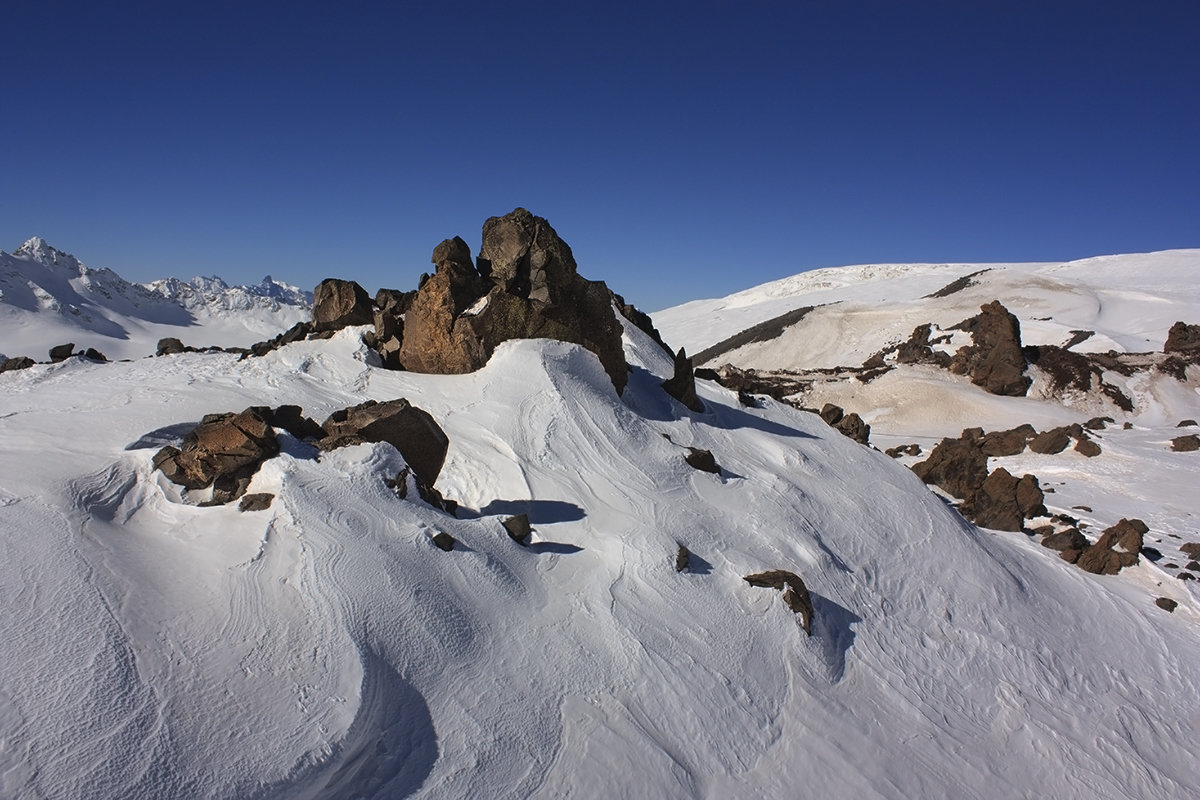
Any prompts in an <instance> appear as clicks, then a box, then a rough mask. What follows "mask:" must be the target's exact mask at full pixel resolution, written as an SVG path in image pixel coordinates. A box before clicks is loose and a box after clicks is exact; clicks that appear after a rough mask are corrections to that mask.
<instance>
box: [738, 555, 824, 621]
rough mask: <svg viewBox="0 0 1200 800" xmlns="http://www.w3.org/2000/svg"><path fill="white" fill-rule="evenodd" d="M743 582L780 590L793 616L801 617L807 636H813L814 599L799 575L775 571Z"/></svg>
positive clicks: (762, 573) (763, 573)
mask: <svg viewBox="0 0 1200 800" xmlns="http://www.w3.org/2000/svg"><path fill="white" fill-rule="evenodd" d="M742 580H744V581H746V583H748V584H750V585H751V586H759V587H763V588H768V589H778V590H779V591H781V592H783V602H784V605H786V606H787V607H788V608H789V609H791V611H792V613H793V614H799V615H800V627H802V628H803V629H804V632H805V633H806V634H808V635H809V636H812V619H813V604H812V597H810V596H809V593H808V587H806V586H805V585H804V581H802V580H801V579H800V576H799V575H797V574H796V573H794V572H788V571H787V570H783V569H773V570H768V571H766V572H756V573H754V574H753V575H747V576H745V577H744V578H743V579H742Z"/></svg>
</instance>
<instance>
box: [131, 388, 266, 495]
mask: <svg viewBox="0 0 1200 800" xmlns="http://www.w3.org/2000/svg"><path fill="white" fill-rule="evenodd" d="M278 453H279V441H278V440H277V439H276V438H275V431H274V430H272V428H271V426H270V425H269V424H268V423H267V421H266V420H265V419H264V418H263V415H262V414H261V412H259V411H258V410H257V409H254V408H248V409H246V410H245V411H242V412H240V413H232V412H230V413H226V414H209V415H207V416H205V417H204V419H203V420H202V421H201V422H200V424H199V425H197V426H196V427H195V428H193V429H192V430H191V431H189V432H188V433H187V435H185V436H184V437H183V448H182V449H179V448H175V447H171V446H169V445H168V446H167V447H164V448H163V449H161V450H159V452H158V454H157V455H156V456H155V457H154V466H155V468H157V469H160V470H162V473H163V475H165V476H166V477H167V478H168V479H169V480H171V481H173V482H175V483H178V484H179V485H181V486H183V487H185V488H187V489H204V488H207V487H209V486H212V485H213V484H214V483H215V482H216V481H217V480H218V479H222V478H224V479H226V480H227V481H229V482H232V483H233V484H234V486H235V487H236V485H237V484H238V483H241V482H242V481H245V482H246V483H248V482H249V478H250V476H252V475H253V474H254V473H255V472H257V471H258V467H259V465H261V464H262V462H263V461H265V460H266V459H268V458H271V457H272V456H275V455H277V454H278ZM225 492H227V493H228V492H234V494H233V496H232V497H229V498H228V499H229V500H234V499H236V498H237V497H240V496H241V495H242V494H243V493H244V492H245V486H244V485H243V486H242V487H241V491H240V492H239V491H237V490H236V488H232V487H229V488H225Z"/></svg>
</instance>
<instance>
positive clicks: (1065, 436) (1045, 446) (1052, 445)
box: [1029, 426, 1071, 455]
mask: <svg viewBox="0 0 1200 800" xmlns="http://www.w3.org/2000/svg"><path fill="white" fill-rule="evenodd" d="M1070 443H1071V429H1070V427H1069V426H1063V427H1059V428H1053V429H1051V430H1048V431H1045V432H1043V433H1039V434H1038V435H1037V436H1035V437H1033V438H1032V439H1030V440H1029V449H1030V450H1032V451H1033V452H1035V453H1040V454H1042V455H1053V454H1054V453H1061V452H1062V451H1063V450H1066V449H1067V445H1069V444H1070Z"/></svg>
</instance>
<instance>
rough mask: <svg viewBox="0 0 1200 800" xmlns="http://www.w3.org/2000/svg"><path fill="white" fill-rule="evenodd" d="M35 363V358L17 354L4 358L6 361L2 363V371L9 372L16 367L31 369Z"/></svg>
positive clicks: (0, 366)
mask: <svg viewBox="0 0 1200 800" xmlns="http://www.w3.org/2000/svg"><path fill="white" fill-rule="evenodd" d="M33 365H34V360H33V359H32V358H30V357H29V356H15V357H14V358H6V359H4V363H2V364H0V372H9V371H10V370H14V369H29V368H30V367H32V366H33Z"/></svg>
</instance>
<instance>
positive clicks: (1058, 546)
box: [1042, 528, 1088, 552]
mask: <svg viewBox="0 0 1200 800" xmlns="http://www.w3.org/2000/svg"><path fill="white" fill-rule="evenodd" d="M1087 546H1088V540H1087V537H1086V536H1084V535H1083V534H1082V533H1080V532H1079V530H1078V529H1077V528H1067V529H1066V530H1064V531H1059V532H1058V533H1052V534H1050V535H1049V536H1047V537H1046V538H1044V539H1042V547H1048V548H1049V549H1051V550H1058V551H1059V552H1062V551H1063V550H1077V551H1079V552H1083V550H1084V548H1086V547H1087Z"/></svg>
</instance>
